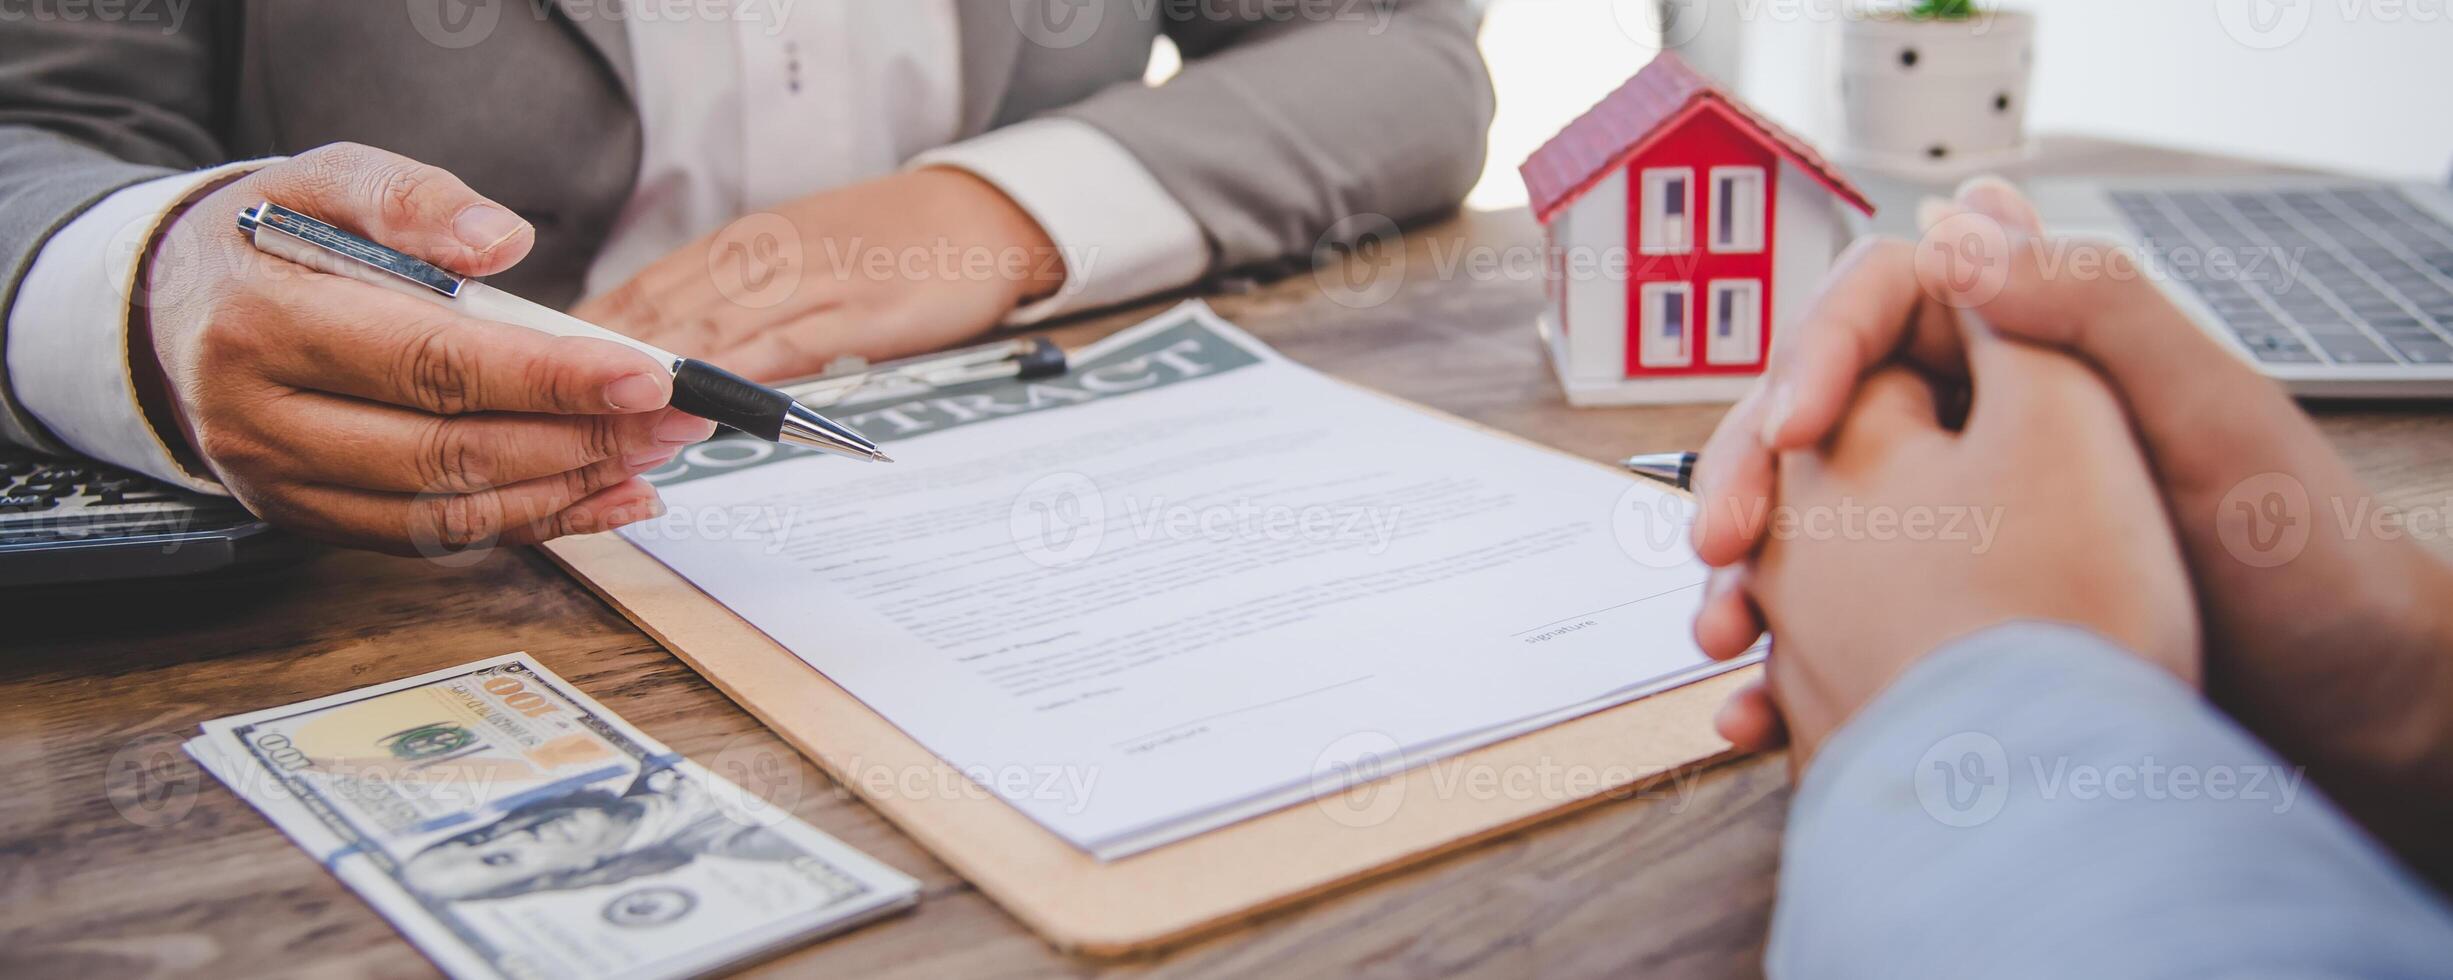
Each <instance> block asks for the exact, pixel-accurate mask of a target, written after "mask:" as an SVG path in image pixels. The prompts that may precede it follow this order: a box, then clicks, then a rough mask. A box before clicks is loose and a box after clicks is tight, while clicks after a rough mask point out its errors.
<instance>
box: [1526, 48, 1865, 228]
mask: <svg viewBox="0 0 2453 980" xmlns="http://www.w3.org/2000/svg"><path fill="white" fill-rule="evenodd" d="M1705 101H1709V102H1713V103H1717V104H1718V105H1720V106H1721V107H1723V108H1726V109H1728V110H1729V111H1730V115H1731V116H1732V117H1733V118H1735V119H1736V120H1737V121H1738V122H1739V123H1740V124H1741V125H1742V126H1744V127H1745V128H1746V129H1749V130H1752V131H1753V132H1754V134H1755V136H1756V138H1757V139H1760V140H1762V141H1763V142H1764V143H1765V144H1766V145H1768V146H1770V147H1771V148H1772V149H1774V150H1777V151H1779V153H1780V154H1781V155H1782V156H1785V157H1787V158H1788V159H1789V162H1791V163H1794V164H1796V165H1797V166H1798V167H1799V168H1801V169H1803V170H1805V171H1806V172H1807V173H1809V174H1812V175H1814V179H1815V180H1816V181H1818V182H1820V183H1821V184H1822V185H1823V186H1824V187H1826V188H1829V189H1830V190H1831V192H1832V193H1833V194H1837V195H1839V197H1840V199H1841V200H1844V201H1847V202H1848V203H1849V204H1851V205H1854V206H1855V207H1856V208H1857V210H1859V211H1863V212H1865V213H1867V214H1872V213H1874V204H1873V202H1871V201H1868V200H1866V198H1865V194H1864V192H1862V191H1859V190H1858V189H1857V188H1856V185H1853V184H1850V183H1849V182H1848V178H1846V177H1843V176H1841V175H1840V173H1839V171H1837V170H1834V169H1832V166H1831V164H1830V163H1828V162H1825V161H1824V160H1823V158H1822V155H1821V154H1818V153H1816V152H1814V148H1813V147H1811V146H1807V145H1806V143H1805V141H1804V140H1801V139H1798V138H1797V137H1796V136H1795V135H1793V134H1791V133H1790V132H1789V131H1788V130H1785V129H1782V128H1780V126H1779V125H1778V124H1776V123H1773V122H1772V121H1771V120H1769V119H1765V118H1763V117H1762V116H1760V115H1757V114H1756V113H1755V111H1754V110H1753V109H1751V108H1748V107H1747V106H1746V104H1745V103H1742V102H1739V101H1738V100H1736V99H1732V98H1730V97H1729V95H1728V93H1725V92H1722V91H1721V90H1720V87H1719V86H1716V85H1714V84H1712V80H1711V79H1709V78H1705V77H1704V76H1703V75H1702V74H1701V73H1698V72H1697V71H1696V70H1695V69H1693V68H1690V67H1688V66H1687V63H1686V60H1685V59H1683V58H1680V57H1678V56H1677V55H1676V54H1674V53H1672V52H1668V51H1663V52H1661V54H1660V56H1659V57H1656V58H1654V59H1652V63H1651V64H1649V65H1645V66H1644V70H1643V71H1640V72H1637V73H1635V77H1634V78H1630V79H1628V80H1627V84H1625V85H1621V86H1619V87H1618V91H1615V92H1612V93H1610V94H1609V96H1608V97H1607V98H1604V99H1602V100H1601V103H1600V104H1598V105H1595V106H1594V107H1592V108H1591V109H1589V110H1586V111H1585V113H1584V115H1582V116H1578V117H1576V121H1575V122H1572V123H1568V124H1567V128H1566V129H1564V130H1561V131H1560V132H1559V135H1557V136H1553V137H1551V138H1550V142H1548V143H1545V144H1542V148H1541V149H1539V150H1535V151H1533V156H1532V157H1531V158H1529V159H1527V160H1526V161H1525V164H1524V166H1523V167H1520V168H1518V172H1520V173H1522V174H1524V177H1525V189H1526V190H1528V191H1530V192H1532V204H1533V214H1534V216H1535V217H1538V218H1540V219H1541V220H1543V221H1549V220H1550V219H1551V217H1552V215H1554V214H1556V213H1557V211H1558V209H1559V208H1560V207H1562V206H1565V205H1566V204H1567V203H1569V202H1571V201H1574V200H1575V199H1576V198H1577V197H1578V196H1580V195H1582V194H1583V193H1584V192H1585V190H1587V189H1588V188H1590V187H1592V185H1594V184H1595V183H1598V182H1599V181H1600V180H1601V178H1602V177H1605V176H1607V175H1608V174H1609V173H1610V172H1611V171H1613V170H1616V169H1617V168H1618V167H1619V166H1621V165H1623V164H1624V163H1625V162H1626V161H1627V159H1628V158H1629V157H1632V156H1634V155H1635V154H1636V152H1637V151H1639V150H1641V149H1643V147H1644V145H1645V144H1647V143H1650V142H1651V141H1652V140H1653V138H1654V137H1656V136H1659V135H1660V134H1661V133H1663V132H1666V128H1665V127H1664V126H1663V125H1662V124H1663V123H1667V122H1669V121H1671V120H1673V119H1676V118H1678V117H1679V116H1680V115H1681V114H1683V113H1685V112H1686V111H1687V109H1688V108H1689V107H1690V106H1693V105H1695V104H1696V103H1699V102H1705Z"/></svg>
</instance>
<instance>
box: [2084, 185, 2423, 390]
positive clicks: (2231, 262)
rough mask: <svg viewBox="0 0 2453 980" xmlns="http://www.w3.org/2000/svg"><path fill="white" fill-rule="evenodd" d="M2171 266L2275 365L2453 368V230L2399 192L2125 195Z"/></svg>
mask: <svg viewBox="0 0 2453 980" xmlns="http://www.w3.org/2000/svg"><path fill="white" fill-rule="evenodd" d="M2112 200H2113V204H2114V206H2116V207H2118V208H2120V210H2121V212H2122V214H2123V215H2124V216H2126V217H2127V218H2128V219H2129V221H2130V223H2131V224H2132V225H2133V226H2134V227H2135V228H2136V229H2137V230H2138V232H2139V234H2140V235H2141V237H2142V238H2143V239H2144V243H2145V245H2146V249H2147V253H2148V255H2149V256H2151V257H2152V258H2153V260H2154V262H2155V264H2156V265H2157V266H2158V267H2159V269H2160V271H2161V272H2162V273H2163V274H2165V275H2168V276H2170V277H2172V278H2173V279H2175V280H2178V281H2180V282H2184V283H2187V284H2188V285H2189V287H2190V288H2191V289H2194V290H2196V291H2197V294H2198V296H2199V297H2200V298H2202V299H2204V300H2205V301H2206V305H2208V306H2210V307H2212V308H2213V309H2214V311H2215V312H2216V313H2217V314H2219V315H2221V316H2222V318H2223V320H2224V323H2225V325H2226V326H2227V327H2229V328H2230V330H2231V331H2232V332H2233V333H2234V334H2236V335H2238V336H2239V338H2240V341H2241V343H2243V344H2246V345H2247V346H2248V349H2249V352H2250V354H2251V355H2253V356H2254V357H2256V358H2257V360H2259V361H2260V362H2263V363H2267V364H2277V365H2284V364H2306V365H2316V364H2352V365H2392V364H2424V365H2445V364H2453V226H2447V225H2446V224H2445V223H2444V222H2442V221H2438V220H2437V219H2436V218H2435V217H2434V216H2432V215H2431V214H2429V213H2428V212H2427V211H2425V210H2422V209H2421V208H2420V207H2419V206H2418V205H2417V204H2415V203H2413V202H2412V201H2410V200H2409V199H2408V198H2405V197H2404V196H2403V195H2402V193H2401V192H2400V191H2398V190H2395V189H2393V188H2390V187H2381V186H2374V187H2372V186H2357V185H2346V186H2341V187H2319V188H2309V189H2293V190H2248V191H2116V192H2113V194H2112Z"/></svg>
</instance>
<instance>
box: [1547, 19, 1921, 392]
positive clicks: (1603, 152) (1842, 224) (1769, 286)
mask: <svg viewBox="0 0 2453 980" xmlns="http://www.w3.org/2000/svg"><path fill="white" fill-rule="evenodd" d="M1523 174H1524V178H1525V186H1526V188H1527V189H1528V190H1530V191H1531V194H1532V206H1533V213H1534V215H1535V217H1537V218H1538V219H1540V221H1541V223H1542V227H1543V232H1544V238H1545V244H1546V245H1547V246H1548V255H1549V261H1550V270H1549V276H1548V279H1549V289H1550V293H1549V303H1548V306H1547V308H1546V309H1545V311H1544V313H1543V324H1542V336H1543V338H1544V341H1545V342H1546V343H1548V344H1549V345H1550V350H1551V360H1552V361H1553V363H1554V364H1556V366H1557V368H1558V371H1559V379H1560V382H1561V383H1562V384H1563V385H1565V387H1566V389H1567V397H1568V400H1569V401H1571V402H1574V403H1575V404H1578V405H1617V404H1631V403H1639V402H1649V403H1660V402H1705V401H1728V400H1734V399H1735V398H1737V397H1739V396H1740V395H1742V394H1744V392H1745V390H1746V385H1747V383H1748V382H1749V381H1750V380H1751V379H1752V378H1753V377H1754V376H1755V375H1756V374H1759V373H1761V371H1762V370H1763V365H1764V361H1765V358H1766V357H1768V356H1769V355H1770V353H1771V348H1772V344H1773V343H1775V342H1776V340H1777V338H1778V337H1779V336H1780V334H1781V332H1782V331H1783V330H1784V329H1786V328H1787V327H1788V326H1789V325H1790V323H1791V322H1792V321H1793V319H1794V318H1795V317H1796V316H1797V315H1798V314H1799V313H1800V312H1801V311H1802V310H1803V309H1804V306H1805V304H1806V302H1807V301H1808V300H1809V298H1810V297H1811V295H1812V293H1813V291H1814V290H1815V289H1816V288H1817V287H1818V286H1819V285H1820V284H1821V283H1822V281H1823V277H1824V275H1825V274H1826V273H1827V272H1828V271H1829V270H1830V267H1831V262H1832V260H1833V258H1834V257H1835V256H1837V255H1838V254H1839V250H1840V248H1841V247H1842V246H1843V245H1845V244H1846V242H1847V241H1848V239H1849V238H1850V237H1851V232H1850V230H1849V219H1848V218H1847V216H1846V214H1845V211H1844V209H1848V208H1853V209H1855V210H1856V211H1857V212H1859V213H1860V214H1863V215H1871V214H1873V211H1874V208H1873V205H1872V204H1871V203H1869V202H1868V201H1867V200H1866V198H1865V195H1864V194H1863V193H1862V192H1860V191H1858V190H1857V189H1856V188H1855V187H1853V186H1851V185H1850V184H1849V183H1848V181H1847V180H1846V179H1845V178H1843V177H1842V176H1841V175H1840V174H1839V173H1838V172H1837V171H1836V170H1834V169H1832V167H1831V165H1830V164H1828V163H1826V162H1824V160H1823V158H1822V157H1821V156H1820V155H1818V154H1816V153H1815V152H1814V149H1813V148H1812V147H1809V146H1807V145H1806V144H1805V143H1804V142H1802V141H1800V140H1799V139H1798V138H1797V137H1795V136H1793V135H1791V134H1789V133H1788V132H1786V131H1784V130H1782V129H1781V128H1780V127H1779V126H1777V125H1774V124H1773V123H1771V122H1770V121H1769V120H1766V119H1764V118H1763V117H1762V116H1760V115H1757V114H1756V113H1755V112H1754V111H1753V110H1752V109H1749V108H1747V107H1746V106H1745V105H1744V104H1742V103H1740V102H1738V101H1737V100H1735V99H1733V98H1731V97H1730V96H1728V95H1727V94H1725V93H1723V92H1722V91H1721V90H1720V89H1719V88H1718V87H1716V86H1715V85H1714V84H1713V83H1712V82H1711V80H1709V79H1707V78H1705V77H1704V76H1703V75H1701V74H1699V73H1697V72H1696V71H1695V70H1694V69H1692V68H1689V67H1688V66H1687V64H1686V63H1685V62H1684V61H1681V60H1679V58H1678V56H1677V55H1675V54H1671V53H1667V52H1664V53H1662V54H1661V56H1660V57H1658V58H1655V59H1653V62H1652V63H1651V64H1650V65H1647V66H1645V68H1644V70H1643V71H1641V72H1638V73H1637V74H1636V76H1635V77H1634V78H1632V79H1629V80H1628V82H1627V84H1625V85H1623V86H1621V87H1619V89H1618V90H1617V91H1616V92H1613V93H1611V94H1610V95H1609V97H1608V98H1605V99H1603V100H1602V101H1601V104H1599V105H1596V106H1594V107H1593V108H1592V109H1591V111H1588V112H1586V113H1585V114H1584V115H1583V116H1581V117H1579V118H1578V119H1577V120H1576V121H1575V122H1574V123H1571V124H1569V126H1568V127H1567V129H1566V130H1565V131H1564V132H1561V133H1560V134H1559V135H1558V136H1556V137H1554V138H1552V139H1551V141H1550V142H1549V143H1547V144H1545V145H1543V146H1542V148H1541V149H1540V150H1538V151H1535V152H1534V154H1533V157H1532V158H1531V159H1529V160H1526V161H1525V164H1524V167H1523Z"/></svg>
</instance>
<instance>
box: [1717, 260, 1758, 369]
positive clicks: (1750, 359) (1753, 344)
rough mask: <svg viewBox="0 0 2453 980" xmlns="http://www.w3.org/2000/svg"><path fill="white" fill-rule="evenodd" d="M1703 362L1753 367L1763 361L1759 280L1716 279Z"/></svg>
mask: <svg viewBox="0 0 2453 980" xmlns="http://www.w3.org/2000/svg"><path fill="white" fill-rule="evenodd" d="M1706 295H1707V299H1706V302H1707V303H1708V304H1710V305H1708V306H1706V307H1705V308H1704V309H1705V313H1704V316H1705V320H1704V324H1705V332H1704V348H1703V350H1704V355H1703V356H1704V362H1705V363H1707V364H1753V363H1755V362H1757V361H1760V360H1762V352H1761V351H1760V350H1759V349H1758V348H1759V347H1760V346H1761V340H1762V337H1763V283H1762V281H1761V280H1757V279H1715V280H1712V284H1711V286H1710V289H1709V291H1708V292H1707V294H1706Z"/></svg>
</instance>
